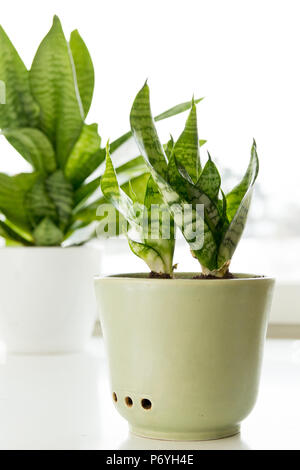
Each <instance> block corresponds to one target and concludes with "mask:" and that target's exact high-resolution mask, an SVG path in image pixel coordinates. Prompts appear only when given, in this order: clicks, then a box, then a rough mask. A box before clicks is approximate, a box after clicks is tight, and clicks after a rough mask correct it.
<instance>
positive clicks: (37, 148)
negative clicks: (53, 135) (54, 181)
mask: <svg viewBox="0 0 300 470" xmlns="http://www.w3.org/2000/svg"><path fill="white" fill-rule="evenodd" d="M2 133H3V135H4V136H5V137H6V139H7V140H8V142H9V143H10V144H11V145H12V146H13V147H14V148H15V149H16V150H17V151H18V152H19V153H20V154H21V155H22V156H23V157H24V158H25V160H27V161H28V162H29V163H30V164H31V165H32V167H33V168H34V169H35V170H36V171H37V172H38V173H40V174H43V175H46V174H48V173H52V172H53V171H55V170H56V160H55V153H54V150H53V147H52V145H51V142H50V141H49V139H48V138H47V137H46V135H45V134H43V132H41V131H39V130H38V129H33V128H30V127H23V128H19V129H5V130H4V131H3V132H2Z"/></svg>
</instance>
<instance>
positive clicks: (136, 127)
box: [130, 83, 168, 179]
mask: <svg viewBox="0 0 300 470" xmlns="http://www.w3.org/2000/svg"><path fill="white" fill-rule="evenodd" d="M130 124H131V130H132V133H133V135H134V137H135V140H136V142H137V143H138V146H139V149H140V151H141V154H142V155H143V157H144V158H146V159H147V161H148V163H149V164H150V165H151V167H153V168H154V170H155V171H156V173H158V174H159V175H160V176H162V177H163V178H164V179H167V172H168V167H167V161H166V157H165V153H164V150H163V147H162V145H161V143H160V140H159V138H158V134H157V131H156V128H155V126H154V121H153V117H152V114H151V108H150V99H149V87H148V85H147V83H145V85H144V86H143V88H142V89H141V90H140V91H139V93H138V94H137V96H136V98H135V100H134V103H133V106H132V108H131V113H130Z"/></svg>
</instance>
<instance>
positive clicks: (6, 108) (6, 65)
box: [0, 26, 39, 129]
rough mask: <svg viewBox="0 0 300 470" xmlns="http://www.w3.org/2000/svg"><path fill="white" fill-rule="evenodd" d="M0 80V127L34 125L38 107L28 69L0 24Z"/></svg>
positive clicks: (36, 119)
mask: <svg viewBox="0 0 300 470" xmlns="http://www.w3.org/2000/svg"><path fill="white" fill-rule="evenodd" d="M0 50H1V54H0V80H2V82H4V83H5V88H6V99H5V104H0V128H1V129H6V128H17V127H34V126H35V125H36V124H37V121H38V116H39V107H38V105H37V103H36V102H35V101H34V99H33V96H32V94H31V91H30V85H29V76H28V71H27V69H26V67H25V65H24V63H23V62H22V60H21V58H20V56H19V54H18V53H17V51H16V49H15V48H14V46H13V45H12V43H11V42H10V40H9V38H8V36H7V35H6V33H5V31H4V30H3V28H2V27H1V26H0Z"/></svg>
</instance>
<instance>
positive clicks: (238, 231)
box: [218, 142, 259, 267]
mask: <svg viewBox="0 0 300 470" xmlns="http://www.w3.org/2000/svg"><path fill="white" fill-rule="evenodd" d="M258 166H259V163H258V156H257V152H256V143H255V142H253V145H252V149H251V158H250V163H249V166H248V169H247V172H246V174H245V176H244V178H243V180H242V182H241V183H240V185H238V186H236V188H235V189H234V190H233V191H232V192H231V193H230V198H229V200H228V196H227V215H228V214H229V217H228V218H229V222H230V224H229V227H228V228H227V230H226V232H225V234H224V237H223V240H222V243H221V245H220V248H219V254H218V267H221V266H223V265H224V264H225V263H226V262H230V260H231V258H232V256H233V254H234V252H235V249H236V247H237V245H238V242H239V241H240V238H241V236H242V233H243V231H244V228H245V224H246V221H247V216H248V212H249V208H250V204H251V199H252V192H253V185H254V183H255V180H256V178H257V174H258ZM242 194H243V196H241V195H242ZM241 197H242V200H241V201H240V198H241ZM238 201H240V202H239V204H238ZM228 203H229V204H230V207H229V206H228ZM236 207H237V208H236ZM233 208H235V213H234V216H233V218H232V211H233ZM230 210H231V211H230Z"/></svg>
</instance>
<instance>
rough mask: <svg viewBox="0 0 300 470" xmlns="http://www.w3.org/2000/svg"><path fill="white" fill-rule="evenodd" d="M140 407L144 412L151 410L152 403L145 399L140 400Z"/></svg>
mask: <svg viewBox="0 0 300 470" xmlns="http://www.w3.org/2000/svg"><path fill="white" fill-rule="evenodd" d="M141 405H142V407H143V408H144V410H151V408H152V403H151V401H150V400H148V399H147V398H143V399H142V401H141Z"/></svg>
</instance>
